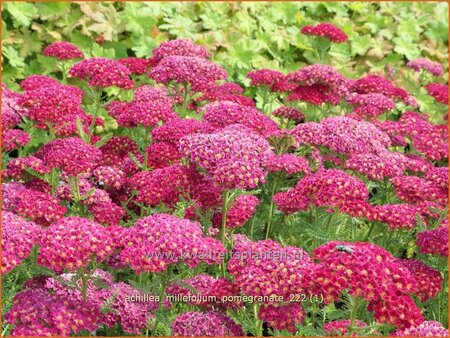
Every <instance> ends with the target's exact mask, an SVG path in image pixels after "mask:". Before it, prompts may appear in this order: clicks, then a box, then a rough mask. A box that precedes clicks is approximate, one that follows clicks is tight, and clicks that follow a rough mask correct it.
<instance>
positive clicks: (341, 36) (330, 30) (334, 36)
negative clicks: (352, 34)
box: [301, 22, 348, 43]
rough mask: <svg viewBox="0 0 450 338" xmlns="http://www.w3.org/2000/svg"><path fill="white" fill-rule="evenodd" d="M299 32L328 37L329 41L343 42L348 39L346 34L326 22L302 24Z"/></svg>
mask: <svg viewBox="0 0 450 338" xmlns="http://www.w3.org/2000/svg"><path fill="white" fill-rule="evenodd" d="M301 32H302V33H303V34H306V35H315V36H323V37H326V38H328V39H329V40H330V41H331V42H337V43H342V42H345V41H347V39H348V37H347V34H345V33H344V32H343V31H342V30H341V29H339V28H337V27H336V26H335V25H333V24H331V23H328V22H322V23H319V24H318V25H316V26H309V25H307V26H304V27H303V28H302V30H301Z"/></svg>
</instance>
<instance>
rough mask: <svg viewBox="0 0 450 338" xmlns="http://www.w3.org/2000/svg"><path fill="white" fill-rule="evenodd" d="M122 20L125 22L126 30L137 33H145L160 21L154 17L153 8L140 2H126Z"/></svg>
mask: <svg viewBox="0 0 450 338" xmlns="http://www.w3.org/2000/svg"><path fill="white" fill-rule="evenodd" d="M120 21H121V22H122V23H123V24H124V27H125V30H127V31H129V32H132V33H134V34H136V35H144V34H145V33H146V32H148V31H150V29H151V28H153V27H154V26H155V25H156V24H157V22H158V20H157V19H156V18H155V17H154V14H153V10H152V9H151V8H150V7H146V6H142V3H138V2H127V3H125V11H124V12H123V13H122V16H121V19H120Z"/></svg>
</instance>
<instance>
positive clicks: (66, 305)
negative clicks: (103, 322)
mask: <svg viewBox="0 0 450 338" xmlns="http://www.w3.org/2000/svg"><path fill="white" fill-rule="evenodd" d="M38 284H40V283H39V281H38ZM99 319H100V311H99V308H98V307H96V306H95V305H94V304H92V303H86V302H83V301H80V300H75V299H73V298H72V297H67V296H65V297H64V296H59V295H57V294H54V293H53V292H50V290H48V289H45V288H43V287H33V285H30V287H29V288H26V289H25V290H23V291H20V292H19V293H17V294H16V295H15V296H14V299H13V302H12V307H11V309H10V310H9V312H8V313H7V314H5V321H6V322H7V323H9V324H11V325H14V328H13V330H12V331H11V332H10V334H11V336H21V337H33V336H69V335H71V334H78V333H80V332H81V331H83V330H86V331H91V332H94V331H96V330H97V329H98V328H99V324H100V323H99Z"/></svg>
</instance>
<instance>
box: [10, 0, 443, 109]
mask: <svg viewBox="0 0 450 338" xmlns="http://www.w3.org/2000/svg"><path fill="white" fill-rule="evenodd" d="M446 13H448V4H447V3H446V2H399V3H397V2H380V3H359V2H353V3H351V2H348V3H347V2H323V3H321V2H276V3H267V2H220V3H217V2H214V3H210V2H77V3H70V2H37V3H31V2H7V3H4V4H3V11H2V46H3V49H2V54H3V58H4V59H3V64H2V67H3V81H4V82H5V83H6V84H7V85H8V86H10V87H11V88H12V89H16V88H17V82H18V81H20V80H21V79H23V78H25V77H27V76H28V75H30V74H46V73H49V71H50V70H51V69H52V65H53V60H52V59H50V58H47V57H44V56H42V55H41V51H42V49H43V48H44V47H45V46H46V45H48V44H49V43H51V42H54V41H59V40H66V41H70V42H72V43H74V44H76V45H77V46H78V47H80V48H81V49H82V50H83V52H85V53H86V55H87V56H103V57H111V58H120V57H126V56H137V57H149V56H151V52H152V50H153V49H154V48H155V47H156V46H158V45H159V44H160V43H161V42H163V41H166V40H169V39H173V38H180V37H182V38H189V39H192V40H193V41H194V42H196V43H199V44H201V45H204V46H206V48H208V49H209V50H210V51H211V52H212V53H213V61H215V62H218V63H219V64H221V65H223V66H224V67H225V68H226V69H227V71H228V73H229V74H230V77H231V79H230V80H234V81H236V80H237V81H239V82H242V83H243V84H244V85H247V84H248V83H247V81H248V79H245V75H246V74H247V73H248V71H250V70H252V69H255V68H272V69H278V70H281V71H284V72H290V71H293V70H296V69H298V68H299V67H300V66H301V65H304V64H305V63H315V62H317V60H316V56H315V54H314V51H313V49H312V48H311V43H310V40H309V39H308V36H306V35H304V34H300V29H301V27H303V26H305V25H308V24H316V23H317V22H324V21H329V22H331V23H334V24H335V25H337V26H338V27H340V28H341V29H342V30H344V31H345V33H347V35H348V36H349V42H350V43H344V44H334V45H333V46H332V48H331V51H330V53H331V56H332V57H331V60H329V61H330V63H331V65H333V66H335V67H336V68H337V70H338V71H340V72H343V74H344V75H347V76H351V77H354V76H361V75H362V74H363V73H364V72H366V71H367V70H369V71H370V72H376V73H385V72H387V70H386V67H387V66H389V71H390V72H391V75H393V76H394V77H396V76H395V75H394V74H395V72H396V71H398V72H408V71H409V70H408V69H405V68H404V67H403V66H404V65H405V63H406V62H407V61H408V60H412V59H415V58H418V57H421V56H422V57H427V58H430V59H431V60H434V61H438V62H440V63H442V64H444V66H445V67H446V71H445V72H444V75H443V79H446V78H447V74H448V73H447V61H446V60H447V55H448V49H447V44H448V15H447V14H446ZM327 61H328V60H327ZM397 75H400V74H397ZM412 76H415V74H410V75H409V77H412ZM398 78H399V79H400V78H405V76H398ZM406 78H408V77H406ZM403 85H404V84H403ZM430 104H431V102H430Z"/></svg>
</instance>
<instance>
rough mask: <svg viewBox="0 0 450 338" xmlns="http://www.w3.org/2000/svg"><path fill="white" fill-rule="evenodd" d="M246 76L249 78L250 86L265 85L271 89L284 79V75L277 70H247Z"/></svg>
mask: <svg viewBox="0 0 450 338" xmlns="http://www.w3.org/2000/svg"><path fill="white" fill-rule="evenodd" d="M247 77H248V78H249V79H250V86H256V87H261V86H265V87H267V88H269V89H272V88H273V86H274V85H276V84H277V83H279V82H281V81H283V80H284V78H285V75H284V74H283V73H282V72H280V71H278V70H273V69H258V70H252V71H251V72H249V73H248V74H247Z"/></svg>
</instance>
